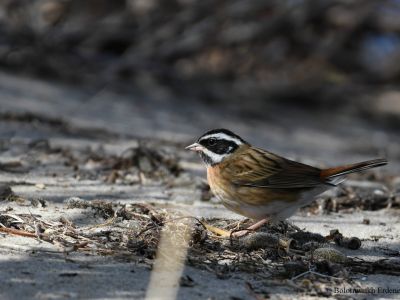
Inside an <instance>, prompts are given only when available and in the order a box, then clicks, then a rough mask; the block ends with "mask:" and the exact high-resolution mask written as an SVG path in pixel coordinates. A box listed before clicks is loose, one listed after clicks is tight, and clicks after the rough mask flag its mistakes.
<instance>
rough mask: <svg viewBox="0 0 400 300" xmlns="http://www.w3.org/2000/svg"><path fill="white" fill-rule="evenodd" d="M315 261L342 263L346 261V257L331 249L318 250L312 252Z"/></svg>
mask: <svg viewBox="0 0 400 300" xmlns="http://www.w3.org/2000/svg"><path fill="white" fill-rule="evenodd" d="M313 256H314V258H315V259H316V260H327V261H329V262H333V263H344V262H346V261H347V257H346V255H344V254H343V253H342V252H340V251H339V250H336V249H333V248H318V249H316V250H315V251H314V252H313Z"/></svg>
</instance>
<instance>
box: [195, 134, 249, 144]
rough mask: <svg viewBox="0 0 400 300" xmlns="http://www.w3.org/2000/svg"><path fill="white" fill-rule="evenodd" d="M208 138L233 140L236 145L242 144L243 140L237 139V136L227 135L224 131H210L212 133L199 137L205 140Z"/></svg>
mask: <svg viewBox="0 0 400 300" xmlns="http://www.w3.org/2000/svg"><path fill="white" fill-rule="evenodd" d="M209 138H215V139H217V140H226V141H232V142H235V143H236V145H241V144H243V142H242V141H241V140H239V139H238V138H235V137H233V136H229V135H227V134H225V133H221V132H220V133H212V134H208V135H205V136H203V137H201V138H200V140H206V139H209Z"/></svg>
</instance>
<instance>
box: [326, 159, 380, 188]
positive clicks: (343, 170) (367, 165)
mask: <svg viewBox="0 0 400 300" xmlns="http://www.w3.org/2000/svg"><path fill="white" fill-rule="evenodd" d="M387 163H388V161H387V160H386V159H384V158H378V159H373V160H368V161H363V162H360V163H356V164H350V165H344V166H340V167H335V168H329V169H324V170H322V171H321V175H320V176H321V178H322V179H324V180H326V181H333V182H334V183H335V184H336V183H339V182H340V181H341V180H340V178H339V177H342V176H344V175H347V174H350V173H356V172H361V171H364V170H368V169H371V168H376V167H381V166H384V165H386V164H387Z"/></svg>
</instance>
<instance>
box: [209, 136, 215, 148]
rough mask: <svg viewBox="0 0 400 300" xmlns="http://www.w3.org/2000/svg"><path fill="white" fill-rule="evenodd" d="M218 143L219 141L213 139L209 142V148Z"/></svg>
mask: <svg viewBox="0 0 400 300" xmlns="http://www.w3.org/2000/svg"><path fill="white" fill-rule="evenodd" d="M216 143H217V139H214V138H211V139H209V140H208V146H214V145H215V144H216Z"/></svg>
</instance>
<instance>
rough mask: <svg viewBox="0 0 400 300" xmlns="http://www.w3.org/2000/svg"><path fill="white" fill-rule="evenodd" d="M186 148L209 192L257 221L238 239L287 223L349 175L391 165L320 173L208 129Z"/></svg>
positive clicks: (360, 165)
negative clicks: (201, 167) (196, 157)
mask: <svg viewBox="0 0 400 300" xmlns="http://www.w3.org/2000/svg"><path fill="white" fill-rule="evenodd" d="M186 149H188V150H192V151H196V152H198V153H199V154H200V157H201V158H202V160H203V162H204V163H205V165H206V167H207V179H208V183H209V185H210V188H211V191H212V192H213V194H214V195H215V196H216V197H217V198H218V199H220V201H221V202H222V203H223V205H224V206H225V207H226V208H228V209H230V210H232V211H234V212H236V213H238V214H240V215H242V216H245V217H247V218H250V219H253V220H255V221H257V222H256V223H255V224H254V225H252V226H250V227H248V228H247V229H246V230H244V231H239V232H235V233H234V234H233V235H234V236H236V237H239V236H242V235H244V234H246V233H247V232H249V231H251V230H257V229H259V228H260V227H261V226H262V225H263V224H265V223H267V222H269V221H272V222H275V221H282V220H285V219H287V218H289V217H290V216H292V215H293V214H294V213H295V212H296V211H297V209H298V208H300V207H302V206H305V205H307V204H309V203H310V202H312V201H313V199H314V197H315V196H317V195H319V194H321V193H323V192H325V191H326V190H328V189H329V188H332V187H335V186H336V185H338V184H339V183H341V182H343V181H344V180H345V176H346V175H348V174H350V173H355V172H360V171H364V170H367V169H371V168H375V167H380V166H383V165H386V164H387V160H386V159H374V160H369V161H364V162H360V163H355V164H349V165H343V166H338V167H334V168H328V169H319V168H316V167H312V166H309V165H306V164H303V163H299V162H296V161H293V160H289V159H286V158H284V157H281V156H279V155H276V154H273V153H271V152H269V151H266V150H263V149H260V148H256V147H253V146H251V145H250V144H249V143H248V142H246V141H245V140H243V139H242V138H241V137H240V136H238V135H236V134H234V133H233V132H231V131H229V130H227V129H214V130H210V131H208V132H206V133H205V134H203V135H202V136H201V137H200V138H199V139H198V140H197V142H196V143H194V144H192V145H190V146H188V147H186ZM221 232H222V231H221ZM223 235H225V234H223Z"/></svg>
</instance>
